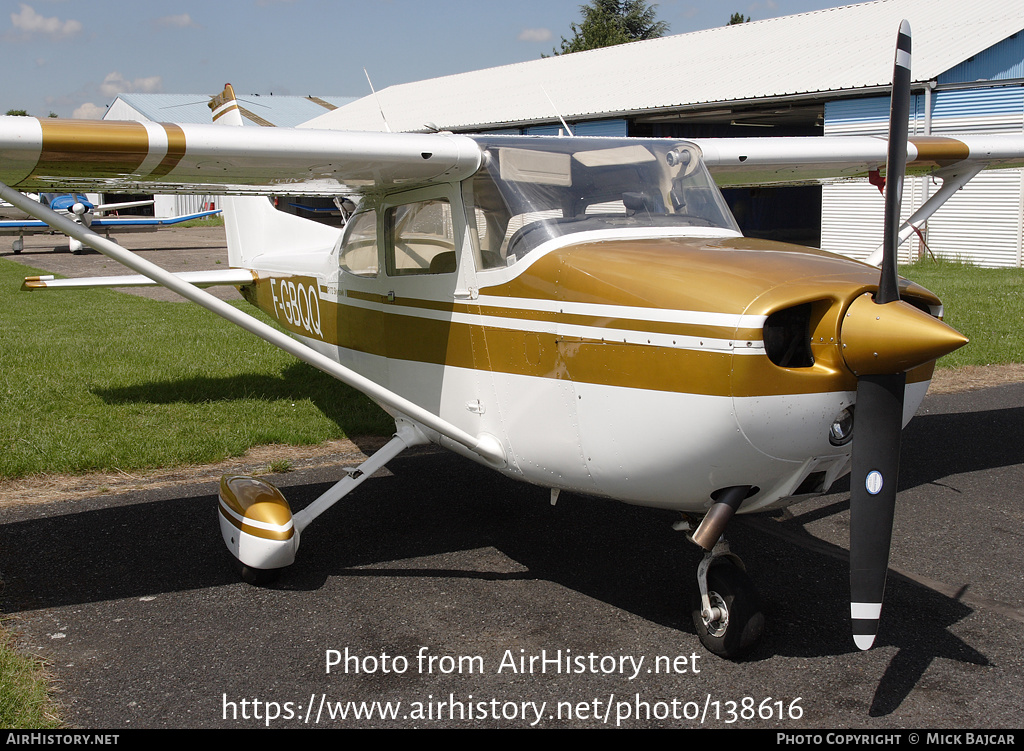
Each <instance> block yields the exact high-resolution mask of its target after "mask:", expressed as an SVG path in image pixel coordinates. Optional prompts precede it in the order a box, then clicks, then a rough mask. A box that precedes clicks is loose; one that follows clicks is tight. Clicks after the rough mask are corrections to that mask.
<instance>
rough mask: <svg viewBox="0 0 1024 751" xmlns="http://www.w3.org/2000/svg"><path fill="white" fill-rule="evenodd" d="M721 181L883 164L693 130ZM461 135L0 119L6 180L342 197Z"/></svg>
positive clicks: (1002, 142)
mask: <svg viewBox="0 0 1024 751" xmlns="http://www.w3.org/2000/svg"><path fill="white" fill-rule="evenodd" d="M693 143H695V144H696V145H697V146H698V147H699V148H700V150H701V152H702V156H703V159H704V163H705V164H706V165H707V167H708V169H709V170H710V171H711V173H712V175H713V176H714V178H715V181H716V182H717V183H718V184H719V185H720V186H721V187H742V186H757V185H762V186H763V185H797V184H808V183H820V182H828V181H833V180H837V179H846V178H856V177H865V176H867V175H868V174H869V173H870V172H872V171H874V170H884V168H885V157H886V139H884V138H881V137H873V136H831V137H793V138H707V139H694V140H693ZM480 159H481V152H480V149H479V147H478V146H477V145H476V143H475V142H474V140H473V139H472V138H470V137H469V136H464V135H455V134H450V133H427V134H417V133H405V134H397V133H364V132H344V131H328V130H313V129H308V128H259V129H255V128H254V129H248V128H247V129H244V130H236V129H235V128H222V127H218V126H215V125H195V124H180V125H177V124H172V123H149V122H147V123H136V122H112V121H88V120H53V119H51V118H47V119H45V120H40V119H37V118H28V117H6V116H5V117H0V180H2V181H3V182H5V183H7V184H8V185H11V186H12V187H17V188H22V189H30V188H39V189H46V188H57V187H60V188H63V189H65V190H67V189H73V190H106V189H110V188H117V189H118V190H128V189H139V190H143V189H144V190H145V191H146V192H159V193H211V194H224V193H231V194H265V193H267V192H273V193H275V194H277V195H349V194H359V193H365V192H368V191H373V190H374V189H375V188H377V189H380V188H393V187H395V186H397V185H403V186H407V187H410V188H411V187H416V186H419V185H427V184H431V183H435V182H449V181H452V180H458V179H460V178H462V177H466V176H468V175H470V174H472V173H473V172H475V171H476V170H477V169H478V168H479V166H480ZM968 167H974V168H981V169H989V168H1001V167H1024V135H1019V134H999V135H965V136H960V137H956V138H954V137H936V136H918V137H911V139H910V143H909V146H908V160H907V172H908V174H932V173H939V174H940V175H943V174H951V173H954V172H958V171H963V170H964V169H965V168H968Z"/></svg>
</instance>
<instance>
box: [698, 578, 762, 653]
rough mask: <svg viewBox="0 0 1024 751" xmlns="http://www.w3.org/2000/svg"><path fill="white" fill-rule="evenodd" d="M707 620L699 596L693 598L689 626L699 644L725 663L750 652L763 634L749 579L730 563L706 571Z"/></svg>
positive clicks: (757, 603) (756, 603) (754, 594)
mask: <svg viewBox="0 0 1024 751" xmlns="http://www.w3.org/2000/svg"><path fill="white" fill-rule="evenodd" d="M707 580H708V599H709V601H710V603H711V608H712V612H711V614H710V616H708V615H705V614H704V613H703V604H702V601H701V597H700V593H699V592H698V593H697V595H696V597H695V598H694V602H693V607H692V615H693V626H694V628H695V629H696V630H697V636H698V638H700V641H701V644H703V645H704V647H705V648H706V649H707V650H708V651H709V652H712V653H713V654H716V655H718V656H720V657H725V658H726V659H734V658H736V657H740V656H742V655H743V654H745V653H746V652H748V651H750V649H752V648H753V646H754V645H755V644H757V642H758V641H759V640H760V638H761V634H762V633H763V632H764V614H763V613H762V612H761V604H760V601H759V599H758V596H757V591H756V590H755V589H754V585H753V583H752V582H751V581H750V578H749V577H748V576H747V575H746V574H745V573H743V571H741V570H740V569H739V568H738V567H736V566H734V565H733V564H731V563H720V564H717V565H713V566H712V567H711V568H710V569H708V573H707Z"/></svg>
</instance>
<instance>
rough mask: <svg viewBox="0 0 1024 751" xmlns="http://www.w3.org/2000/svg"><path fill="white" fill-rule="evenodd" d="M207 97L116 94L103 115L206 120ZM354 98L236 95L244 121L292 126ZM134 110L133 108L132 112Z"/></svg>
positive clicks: (108, 118)
mask: <svg viewBox="0 0 1024 751" xmlns="http://www.w3.org/2000/svg"><path fill="white" fill-rule="evenodd" d="M209 101H210V97H208V96H206V95H204V94H119V95H118V97H117V99H116V100H115V101H114V103H113V104H112V105H111V106H110V108H109V109H108V110H107V115H106V116H105V118H104V119H107V120H123V119H127V118H131V119H137V117H136V115H141V116H142V117H145V118H148V119H149V120H154V121H156V122H173V123H207V124H208V123H209V122H210V108H209V107H208V106H207V102H209ZM354 101H356V98H355V97H313V96H310V97H304V96H282V95H273V94H271V95H267V94H244V95H239V96H238V103H239V106H240V107H241V108H242V110H243V113H242V114H243V118H242V120H243V122H244V123H245V124H246V125H276V126H278V127H294V126H296V125H299V124H300V123H303V122H306V121H307V120H310V119H311V118H315V117H317V116H319V115H322V114H324V113H325V112H329V111H332V108H338V107H343V106H345V105H346V104H349V103H351V102H354ZM133 110H134V112H132V111H133Z"/></svg>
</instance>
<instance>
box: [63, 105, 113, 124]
mask: <svg viewBox="0 0 1024 751" xmlns="http://www.w3.org/2000/svg"><path fill="white" fill-rule="evenodd" d="M106 113H107V108H106V107H102V106H100V105H98V104H93V103H92V102H86V103H85V104H83V105H82V106H81V107H76V108H75V111H74V112H72V113H71V117H73V118H74V119H75V120H102V119H103V116H104V115H105V114H106Z"/></svg>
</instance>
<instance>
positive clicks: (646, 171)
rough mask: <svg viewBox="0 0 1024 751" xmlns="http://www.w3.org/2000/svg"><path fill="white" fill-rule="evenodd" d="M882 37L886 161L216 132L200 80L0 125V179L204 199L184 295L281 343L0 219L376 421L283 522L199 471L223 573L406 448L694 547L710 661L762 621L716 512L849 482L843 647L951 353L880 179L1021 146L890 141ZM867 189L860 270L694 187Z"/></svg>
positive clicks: (900, 82)
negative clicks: (205, 248)
mask: <svg viewBox="0 0 1024 751" xmlns="http://www.w3.org/2000/svg"><path fill="white" fill-rule="evenodd" d="M899 39H900V45H899V50H898V53H897V61H896V62H897V64H896V82H895V84H894V97H893V101H894V102H895V103H896V104H895V105H894V108H893V113H892V122H893V123H895V127H892V128H891V135H890V137H889V139H888V140H886V139H881V138H873V137H865V138H793V139H773V138H765V139H736V140H702V141H685V140H669V139H666V140H661V139H610V138H554V137H518V136H466V135H453V134H445V133H430V134H408V133H406V134H399V133H350V132H336V131H324V130H312V129H298V130H294V129H286V128H259V129H249V128H245V129H243V128H227V127H221V126H223V125H225V124H227V125H240V124H241V118H240V117H239V115H238V111H237V104H236V102H235V98H234V93H233V91H232V89H231V87H230V86H228V87H226V88H225V90H224V92H223V93H222V94H221V95H220V96H219V97H217V98H216V99H215V100H214V102H213V103H212V104H211V107H212V108H213V110H214V112H213V117H214V120H215V124H214V125H209V126H202V125H173V124H155V123H115V122H78V121H50V120H34V119H29V118H25V117H12V118H3V119H0V180H2V181H3V182H4V183H7V184H8V185H12V186H16V187H19V188H26V189H29V188H33V187H37V188H38V187H42V188H53V187H56V186H63V187H64V189H74V190H87V189H99V188H101V187H108V186H117V187H118V188H119V189H122V190H123V189H126V188H128V189H132V188H134V189H138V188H142V187H145V188H147V189H148V190H150V191H153V192H172V191H179V192H186V191H187V192H199V193H224V194H230V196H229V197H228V198H225V199H224V201H223V208H224V216H225V228H226V233H227V243H228V253H229V262H230V266H231V268H230V269H227V270H224V271H211V272H200V273H198V274H195V273H194V274H192V275H191V276H190V277H189V279H190V281H192V282H195V284H196V285H212V284H229V285H235V286H237V287H238V288H239V289H240V290H241V292H242V294H243V295H244V296H245V298H246V299H247V300H248V301H249V302H251V303H252V304H254V305H255V306H257V307H259V308H261V309H262V310H264V311H266V312H267V313H268V314H270V315H271V316H273V317H274V318H275V319H276V320H277V321H278V322H279V323H280V324H281V326H282V327H283V328H284V329H286V330H287V331H288V332H289V333H290V334H291V336H288V335H286V334H282V333H281V332H279V331H277V330H276V329H274V328H272V327H270V326H267V325H264V324H263V323H261V322H259V321H257V320H256V319H255V318H253V317H251V316H248V315H247V314H245V313H244V312H242V311H240V310H238V309H236V308H234V307H232V306H230V305H228V304H226V303H223V302H221V301H220V300H218V299H216V298H215V297H213V296H211V295H208V294H207V293H205V292H203V291H202V290H200V289H198V288H197V287H196V286H194V285H193V284H190V283H187V282H186V281H185V280H184V279H183V278H182V276H181V275H175V274H171V273H169V272H166V271H164V270H162V269H160V268H159V267H157V266H155V265H153V264H151V263H149V262H148V261H145V260H143V259H141V258H139V257H137V256H135V255H134V254H132V253H130V252H129V251H127V250H125V249H123V248H120V247H119V246H117V245H115V244H113V243H111V242H109V241H107V240H105V239H103V238H101V237H98V236H97V235H96V234H95V233H92V232H90V231H89V230H88V228H86V227H82V226H80V225H78V224H75V223H74V222H73V221H71V220H70V219H68V218H67V217H61V216H59V215H57V214H55V213H53V212H51V211H49V210H47V209H45V208H44V207H40V206H39V205H38V204H33V202H31V201H28V200H27V199H25V198H24V197H22V196H21V194H20V193H18V192H17V191H16V190H14V189H13V188H10V187H7V185H2V186H0V197H2V198H4V199H5V200H7V201H10V202H11V203H13V204H15V205H18V206H20V207H22V208H24V210H26V211H29V212H30V213H33V214H34V215H35V216H37V217H38V218H40V219H42V220H43V221H46V222H47V223H48V224H50V225H51V226H54V227H56V228H57V229H60V230H61V231H62V232H66V233H67V234H69V235H71V236H72V237H76V238H78V239H80V240H81V241H82V242H84V243H86V244H88V245H90V246H91V247H93V248H95V249H96V250H98V251H100V252H102V253H106V254H107V255H109V256H110V257H112V258H114V259H115V260H118V261H120V262H122V263H124V264H125V265H126V266H128V267H130V268H131V269H133V270H134V271H136V272H138V273H139V274H141V275H142V276H140V277H134V278H131V277H129V278H128V279H127V280H126V279H124V278H122V279H119V280H117V281H116V282H113V283H112V282H108V281H106V280H94V283H95V284H97V285H99V284H124V283H126V282H131V283H157V284H162V285H165V286H167V287H169V288H170V289H172V290H174V291H176V292H178V293H180V294H181V295H183V296H184V297H186V298H188V299H190V300H193V301H194V302H196V303H198V304H200V305H203V306H204V307H206V308H208V309H209V310H211V311H213V312H215V313H217V314H219V315H221V316H223V317H225V318H227V319H228V320H230V321H232V322H234V323H236V324H237V325H239V326H240V327H242V328H244V329H246V330H247V331H250V332H252V333H255V334H257V335H258V336H261V337H263V338H264V339H266V340H267V341H269V342H271V343H273V344H275V345H276V346H279V347H281V348H283V349H285V350H287V351H288V352H291V353H293V354H294V355H295V356H296V357H299V358H300V359H302V360H304V361H305V362H308V363H310V364H312V365H314V366H316V367H318V368H320V369H322V370H323V371H325V372H327V373H330V374H331V375H333V376H335V377H336V378H338V379H339V380H340V381H343V382H344V383H347V384H349V385H351V386H353V387H355V388H357V389H359V390H361V391H363V392H364V393H366V394H367V395H368V396H369V397H370V398H372V399H373V400H375V401H376V402H378V403H379V404H380V405H381V406H382V407H383V408H384V409H385V410H387V411H388V412H389V413H390V414H391V415H392V416H393V417H394V419H395V424H396V432H395V435H394V437H393V438H392V439H391V441H390V442H388V443H387V444H386V445H385V446H384V447H383V448H381V449H380V450H379V451H377V452H376V453H375V454H374V455H373V456H371V457H370V458H369V459H367V460H366V461H365V462H364V463H363V464H362V465H360V466H359V467H358V468H357V469H355V470H354V471H350V472H347V473H346V474H345V476H344V477H342V478H341V479H340V480H339V481H338V482H337V484H336V485H334V486H333V487H332V488H330V489H329V490H327V491H326V492H325V493H324V494H323V495H322V496H320V497H319V498H318V499H317V500H315V501H314V502H313V503H312V504H311V505H309V506H307V507H306V508H304V509H302V510H301V511H299V512H298V513H295V514H293V513H292V511H291V508H290V507H289V505H288V502H287V501H286V499H285V498H284V496H283V495H282V494H281V492H280V491H279V490H278V489H276V488H275V487H273V486H272V485H270V484H268V483H266V482H263V481H262V480H258V479H254V478H251V477H241V476H226V477H224V478H223V479H222V481H221V488H220V503H219V510H220V525H221V531H222V534H223V538H224V541H225V543H226V545H227V547H228V548H229V550H230V551H231V552H232V554H233V555H234V556H235V557H236V558H237V559H238V561H239V562H240V564H241V566H242V567H243V572H244V573H245V574H246V575H247V576H248V577H253V578H255V577H259V576H261V575H263V574H266V573H267V572H271V571H274V570H277V569H280V568H282V567H285V566H288V565H289V564H290V563H292V562H293V560H294V559H295V555H296V551H297V549H298V547H299V540H300V538H301V535H302V533H303V531H304V530H305V529H306V527H308V526H309V524H310V523H311V522H312V521H313V520H314V519H315V518H316V517H317V516H319V515H320V514H321V513H323V512H324V511H325V510H326V509H327V508H329V507H330V506H331V505H333V504H334V503H336V502H337V501H338V500H340V499H341V498H342V497H344V496H345V495H346V494H347V493H349V492H350V491H351V490H352V489H354V488H355V487H357V486H358V485H359V484H360V483H362V482H363V481H365V480H366V478H368V477H369V476H371V475H372V474H373V473H374V471H375V470H377V469H378V468H379V467H381V466H383V465H384V464H385V463H387V462H388V461H389V460H390V459H392V458H393V457H394V456H396V455H397V454H399V453H400V452H401V451H403V450H404V449H405V448H407V447H409V446H413V445H416V444H422V443H425V442H428V441H432V442H435V443H438V444H440V445H442V446H445V447H447V448H450V449H452V450H454V451H457V452H459V453H460V454H463V455H465V456H467V457H469V458H471V459H473V460H475V461H478V462H480V463H482V464H485V465H488V466H490V467H493V468H494V469H496V470H497V471H499V472H502V473H504V474H506V475H508V476H510V477H514V478H518V479H521V480H525V481H527V482H530V483H534V484H536V485H540V486H542V487H545V488H550V490H551V499H552V501H554V500H555V499H556V498H557V496H558V494H559V492H561V491H563V490H567V491H572V492H577V493H582V494H587V495H592V496H602V497H607V498H613V499H618V500H621V501H624V502H627V503H632V504H639V505H644V506H652V507H658V508H666V509H676V510H679V511H680V512H683V513H684V514H686V515H689V516H690V517H692V518H693V521H694V524H693V525H692V526H691V527H690V529H691V531H692V534H691V539H692V540H693V541H694V542H695V543H696V544H698V545H699V546H700V547H701V548H703V550H704V551H705V554H704V559H703V561H702V563H701V565H700V566H699V567H698V572H697V580H698V587H697V589H698V590H699V594H700V596H699V599H698V600H697V602H696V605H695V607H694V610H693V617H694V624H695V627H696V630H697V632H698V635H699V636H700V639H701V641H702V642H703V643H704V644H705V645H706V646H707V647H708V649H710V650H711V651H713V652H715V653H717V654H720V655H723V656H726V657H733V656H736V655H739V654H742V653H743V652H744V651H745V650H747V649H749V648H750V647H751V646H752V645H753V644H754V643H755V642H756V641H757V639H758V637H759V636H760V633H761V630H762V626H763V620H764V619H763V616H762V614H761V611H760V607H759V605H758V604H757V597H756V595H755V593H754V591H753V587H752V585H751V583H750V580H749V579H748V577H747V576H746V575H745V573H744V572H743V569H742V565H741V564H740V562H739V559H738V558H737V557H736V556H735V555H734V554H733V553H731V552H730V551H729V549H728V546H727V545H726V543H725V542H724V541H723V531H724V530H725V528H726V526H727V523H728V521H729V519H730V518H731V516H732V515H733V514H734V513H735V512H739V513H750V512H756V511H765V510H769V509H777V508H780V507H783V506H786V505H787V504H790V503H793V502H794V501H796V500H799V499H801V498H806V497H809V496H813V495H816V494H820V493H822V492H824V491H825V490H827V489H828V488H829V487H830V486H831V485H832V484H833V483H834V482H835V481H836V480H837V479H838V478H840V477H841V476H843V475H844V474H846V473H847V472H849V471H851V467H852V488H853V491H852V500H851V507H852V508H851V512H852V522H851V524H852V530H851V540H850V547H851V588H852V597H851V603H852V605H851V615H852V619H853V632H854V639H855V641H856V643H857V645H858V646H859V647H861V648H863V649H866V648H868V647H869V646H870V645H871V644H872V642H873V640H874V637H875V633H876V630H877V623H878V618H879V614H880V610H881V602H882V592H883V589H884V584H885V574H886V569H887V565H888V550H889V543H890V536H891V529H892V517H893V508H894V504H895V497H896V471H897V465H898V448H899V437H900V431H901V428H902V426H903V425H904V424H905V423H906V422H907V421H908V420H909V419H910V417H911V416H912V415H913V414H914V412H915V410H916V409H917V407H918V405H919V404H920V402H921V400H922V398H923V397H924V394H925V391H926V390H927V388H928V384H929V381H930V378H931V373H932V369H933V365H934V360H935V359H936V358H938V357H940V356H941V355H943V354H945V353H947V352H949V351H951V350H953V349H955V348H957V347H959V346H961V345H963V344H964V343H965V341H966V340H965V339H964V337H963V336H962V335H960V334H959V333H957V332H956V331H954V330H952V329H951V328H950V327H948V326H947V325H945V324H943V323H942V322H941V320H940V317H941V313H942V306H941V303H940V301H939V300H938V299H937V298H936V297H935V295H933V294H932V293H930V292H928V291H927V290H925V289H923V288H922V287H920V286H918V285H916V284H913V283H912V282H909V281H906V280H903V279H899V278H898V277H897V275H896V265H895V250H896V239H897V229H898V227H897V222H898V219H897V218H898V216H899V212H898V209H899V197H900V192H901V185H902V177H903V174H904V171H905V169H906V170H907V171H910V172H914V173H925V172H930V173H932V174H935V175H937V176H938V177H939V178H941V179H943V180H945V181H946V182H947V183H949V184H956V183H957V182H958V181H960V180H962V177H963V176H964V175H967V174H975V173H976V172H977V171H978V170H980V169H982V168H987V167H1008V166H1022V165H1024V138H1022V137H1021V136H999V137H963V138H957V139H954V138H915V139H913V140H912V141H911V142H910V144H909V145H908V142H907V133H906V125H907V106H908V104H907V100H908V98H909V43H910V37H909V27H901V33H900V36H899ZM85 135H88V138H84V137H82V136H85ZM880 168H884V169H885V170H886V174H887V177H888V185H887V188H886V190H887V194H886V213H885V216H886V230H885V237H886V242H885V253H884V258H883V263H882V271H881V276H880V275H879V271H878V270H877V269H875V268H873V267H870V266H867V265H865V264H862V263H859V262H856V261H852V260H849V259H846V258H842V257H839V256H836V255H832V254H829V253H825V252H822V251H820V250H815V249H811V248H804V247H798V246H793V245H785V244H781V243H774V242H767V241H760V240H753V239H748V238H744V237H743V236H742V234H741V233H740V230H739V228H738V227H737V225H736V222H735V220H734V219H733V217H732V216H731V214H730V212H729V209H728V207H727V206H726V204H725V201H724V200H723V198H722V195H721V193H720V191H719V189H718V187H717V186H716V184H715V183H716V181H717V182H718V183H719V184H722V185H755V184H773V183H795V182H811V181H817V180H823V179H829V178H835V177H843V176H856V175H866V174H868V172H869V171H872V170H876V169H880ZM940 193H941V191H940ZM261 194H273V195H310V194H319V195H360V196H361V201H360V203H359V205H358V207H357V209H356V211H355V213H354V214H353V216H352V217H351V218H350V219H349V221H348V222H347V224H346V226H345V228H344V229H343V230H341V229H338V228H334V227H329V226H325V225H323V224H318V223H315V222H312V221H308V220H305V219H302V218H299V217H296V216H292V215H288V214H285V213H282V212H279V211H277V210H275V209H274V208H273V206H272V205H271V203H270V202H269V200H268V199H266V198H264V197H260V195H261ZM935 205H936V204H935V202H933V203H931V204H930V205H929V209H930V210H934V207H935ZM70 282H71V280H68V282H67V283H70ZM65 283H66V282H64V281H63V280H40V279H29V280H27V281H26V287H27V288H29V289H44V288H51V287H59V286H63V284H65ZM74 283H76V284H81V280H74ZM698 519H699V523H697V520H698Z"/></svg>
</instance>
